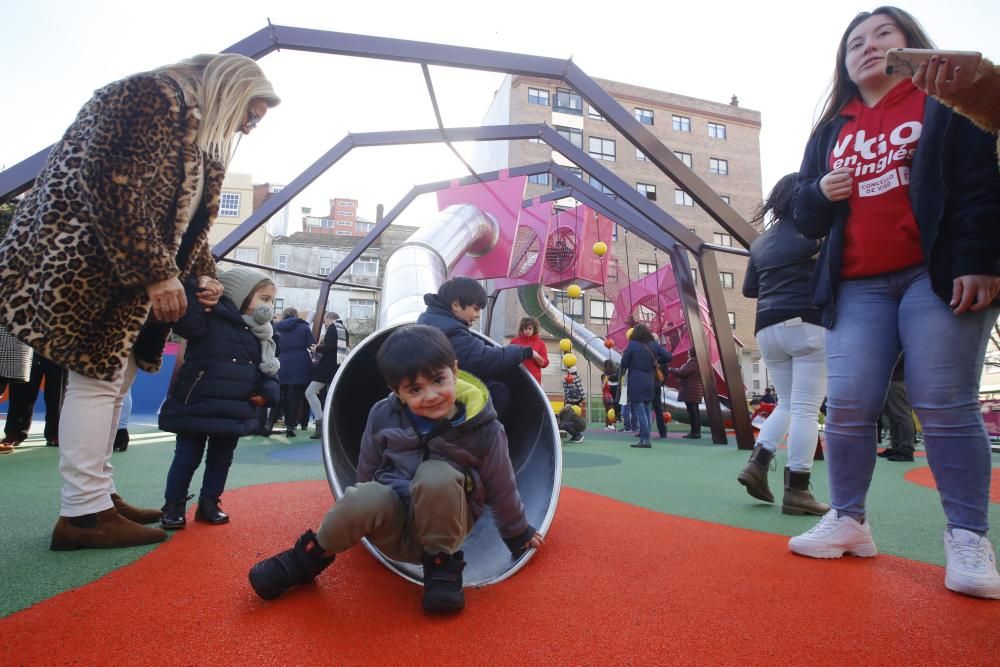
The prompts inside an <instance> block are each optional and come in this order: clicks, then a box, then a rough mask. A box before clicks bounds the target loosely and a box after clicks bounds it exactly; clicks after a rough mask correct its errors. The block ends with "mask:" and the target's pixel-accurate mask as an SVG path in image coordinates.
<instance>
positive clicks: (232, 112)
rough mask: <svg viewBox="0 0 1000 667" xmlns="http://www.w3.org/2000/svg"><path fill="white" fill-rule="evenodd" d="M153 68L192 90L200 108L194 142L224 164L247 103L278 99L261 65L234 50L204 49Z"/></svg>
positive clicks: (271, 103)
mask: <svg viewBox="0 0 1000 667" xmlns="http://www.w3.org/2000/svg"><path fill="white" fill-rule="evenodd" d="M155 71H156V72H161V73H165V74H169V75H170V76H172V77H173V78H175V79H177V80H178V82H180V83H182V84H187V85H188V86H189V87H190V88H192V89H193V90H194V91H195V99H196V102H197V105H198V108H199V109H200V110H201V125H200V126H199V127H198V134H197V136H195V144H197V145H198V147H199V148H201V149H202V150H203V151H205V153H206V154H207V155H208V156H209V157H210V158H211V159H213V160H217V161H218V162H221V163H222V164H224V165H227V166H228V164H229V160H230V158H231V157H232V154H233V150H234V149H235V143H236V141H235V140H236V133H237V131H238V130H239V129H240V127H242V126H243V124H244V123H245V122H246V118H247V112H248V110H249V109H250V103H251V102H252V101H254V100H257V99H260V100H264V102H265V103H266V104H267V106H268V108H272V107H275V106H277V105H278V104H280V103H281V98H280V97H278V96H277V95H276V94H275V92H274V88H273V87H272V86H271V82H270V81H268V80H267V77H265V76H264V72H263V71H262V70H261V68H260V65H258V64H257V62H256V61H255V60H253V59H251V58H247V57H246V56H241V55H238V54H235V53H223V54H212V53H204V54H200V55H197V56H194V57H193V58H188V59H186V60H182V61H180V62H178V63H174V64H173V65H167V66H166V67H161V68H159V69H157V70H155Z"/></svg>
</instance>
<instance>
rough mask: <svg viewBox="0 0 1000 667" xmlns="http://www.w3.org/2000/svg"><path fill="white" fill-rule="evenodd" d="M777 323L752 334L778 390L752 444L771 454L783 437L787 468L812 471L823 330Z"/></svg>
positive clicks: (821, 391)
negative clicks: (767, 450)
mask: <svg viewBox="0 0 1000 667" xmlns="http://www.w3.org/2000/svg"><path fill="white" fill-rule="evenodd" d="M789 322H793V320H789V321H788V322H781V323H779V324H773V325H771V326H769V327H766V328H764V329H761V330H760V331H758V332H757V344H758V345H760V353H761V356H762V357H763V359H764V364H765V365H766V366H767V370H768V373H769V374H770V377H771V379H772V380H773V381H774V388H775V389H777V390H778V407H776V408H775V409H774V412H772V413H771V415H770V416H769V417H768V418H767V420H765V422H764V424H763V426H762V427H761V429H760V434H759V435H758V436H757V443H758V444H760V445H762V446H763V447H765V448H766V449H770V450H771V451H774V450H775V449H776V448H777V447H778V445H780V444H781V441H782V440H784V439H785V436H786V435H787V436H788V467H789V468H791V469H792V470H794V471H796V472H809V471H810V470H812V462H813V455H814V454H815V453H816V434H817V431H818V430H819V423H818V415H819V406H820V405H821V404H822V403H823V397H824V396H825V395H826V351H825V347H824V335H825V330H824V329H823V327H820V326H817V325H815V324H809V323H808V322H802V321H799V322H797V323H795V324H789Z"/></svg>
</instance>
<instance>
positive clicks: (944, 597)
mask: <svg viewBox="0 0 1000 667" xmlns="http://www.w3.org/2000/svg"><path fill="white" fill-rule="evenodd" d="M150 422H152V419H150V418H149V417H145V418H143V417H135V418H134V419H133V425H132V427H131V429H130V430H131V431H132V432H133V444H132V446H130V448H129V449H128V451H127V452H124V453H121V454H119V453H116V454H115V456H114V459H113V462H114V464H115V467H116V480H117V483H118V490H119V492H120V493H121V494H122V496H123V497H125V498H126V499H128V500H129V501H131V502H133V503H135V504H140V505H144V506H158V505H159V504H161V503H162V497H161V493H162V489H163V484H164V479H165V475H166V469H167V467H168V466H169V462H170V458H171V456H172V453H173V446H172V444H173V439H172V436H170V435H169V434H163V433H159V432H158V431H156V430H155V427H152V426H150V425H149V424H150ZM144 424H145V425H144ZM676 428H677V429H678V430H679V429H680V426H677V427H676ZM679 434H680V433H679V432H678V433H671V437H669V438H668V439H666V440H660V439H656V438H654V439H653V448H652V449H649V450H641V449H639V450H637V449H632V448H630V447H628V445H629V444H630V443H631V442H633V438H632V437H631V436H629V435H627V434H620V433H609V432H605V431H597V430H591V431H588V432H587V434H586V435H587V439H586V441H585V442H583V443H580V444H569V445H566V446H564V448H563V452H564V457H565V461H564V464H565V465H564V477H563V489H562V495H561V497H560V502H559V507H558V511H557V513H556V517H555V521H554V522H553V524H552V528H551V530H550V531H549V534H548V535H547V539H546V544H545V547H544V549H543V550H542V551H541V552H540V553H539V554H537V556H536V557H535V558H534V559H533V560H532V561H531V562H530V563H529V564H528V565H527V567H525V568H524V569H523V570H522V571H521V572H519V573H518V574H517V575H516V576H514V577H513V578H511V579H509V580H508V581H505V582H503V583H501V584H498V585H495V586H490V587H486V588H483V589H479V590H467V592H466V598H467V609H466V610H465V612H463V613H462V614H460V615H458V616H454V617H448V618H431V617H427V616H425V615H424V614H423V613H422V612H421V611H420V589H419V588H418V587H416V586H414V585H413V584H410V583H408V582H406V581H404V580H402V579H401V578H399V577H397V576H395V575H393V574H391V573H390V572H389V571H388V570H386V569H385V568H383V567H382V566H381V565H379V564H378V563H377V562H376V561H375V560H374V559H373V558H372V557H371V556H370V555H369V554H368V553H367V552H366V551H364V550H363V549H355V550H352V551H350V552H348V553H346V554H343V555H341V556H338V558H337V560H336V562H335V563H334V564H333V565H332V566H331V567H330V568H329V569H328V570H327V571H326V572H325V573H323V575H321V576H320V578H319V579H318V580H317V583H316V584H315V585H311V586H305V587H302V588H299V589H296V590H295V591H293V592H291V593H289V594H287V595H286V596H284V597H283V598H281V599H280V600H277V601H275V602H264V601H261V600H259V599H257V598H256V596H254V594H253V592H252V591H251V590H250V588H249V585H248V584H247V581H246V572H247V570H248V568H249V567H250V566H251V565H252V564H253V563H254V562H256V561H257V560H259V559H260V558H263V557H264V556H267V555H270V554H271V553H273V552H275V551H279V550H281V549H284V548H287V547H288V546H289V545H290V544H291V543H292V542H293V541H294V540H295V538H296V537H297V536H298V535H299V534H300V533H301V532H302V531H303V530H304V529H306V528H309V527H315V526H316V524H317V523H318V522H319V520H320V518H321V517H322V515H323V512H324V511H325V509H326V508H327V507H328V505H329V503H330V502H331V493H330V490H329V486H328V485H327V483H326V478H325V472H324V470H323V466H322V460H321V453H320V446H319V445H318V444H317V442H316V441H310V440H308V439H307V438H306V437H304V435H305V434H303V435H302V436H300V437H299V438H296V439H293V440H287V439H285V438H284V437H275V438H272V439H270V440H265V439H263V438H248V439H246V440H244V441H241V444H240V446H239V448H238V449H237V452H236V460H235V462H234V465H233V468H232V471H231V474H230V482H229V490H228V491H227V493H226V494H225V496H224V497H223V507H224V509H225V510H226V511H227V512H228V513H229V514H230V515H231V516H232V522H231V523H230V524H228V525H224V526H218V527H216V526H208V525H204V524H199V523H194V522H193V521H190V519H192V518H193V509H192V510H190V511H189V513H188V517H189V524H188V528H187V529H185V530H183V531H178V532H176V533H174V534H172V535H171V537H170V538H169V539H168V540H167V541H166V542H164V543H163V544H160V545H156V546H152V547H136V548H133V549H115V550H84V551H78V552H69V553H63V552H60V553H56V552H51V551H49V550H48V549H47V545H48V538H49V535H50V531H51V528H52V525H53V523H54V521H55V517H56V515H57V514H58V491H59V487H60V485H61V482H60V479H59V475H58V471H57V458H58V457H57V452H56V451H55V450H54V449H51V448H45V447H44V446H42V445H43V444H44V442H43V441H42V439H41V436H40V434H38V435H34V436H32V438H31V439H29V441H27V442H26V443H25V444H24V445H22V446H21V447H20V448H19V449H20V450H21V451H18V452H17V453H16V454H14V455H6V456H3V457H2V458H0V480H2V488H3V490H4V492H5V493H4V495H5V500H6V507H5V510H4V512H3V513H2V515H0V517H2V518H0V559H2V561H0V562H2V563H3V570H4V572H3V577H2V579H0V581H2V584H0V664H2V665H50V664H135V665H175V664H176V665H196V664H238V663H241V664H249V665H271V664H274V665H292V664H295V665H313V664H337V665H367V664H385V665H394V664H407V665H412V664H435V665H437V664H442V665H448V664H483V665H521V664H534V665H538V664H546V665H583V664H587V665H598V664H600V665H605V664H611V665H619V664H621V665H625V664H628V665H665V664H686V665H702V664H704V665H729V664H740V665H773V664H802V663H808V664H814V665H834V664H836V665H842V664H879V665H897V664H898V665H902V664H907V665H924V664H928V665H930V664H954V665H964V664H968V665H980V664H997V660H998V658H997V655H1000V653H998V652H1000V634H998V633H997V632H996V628H997V627H998V626H1000V602H998V601H984V600H977V599H972V598H967V597H963V596H960V595H956V594H953V593H951V592H949V591H947V590H946V589H945V588H944V571H943V568H942V564H943V558H944V556H943V552H942V546H941V531H942V530H943V527H944V517H943V514H942V512H941V508H940V503H939V500H938V496H937V493H936V491H935V490H934V489H933V478H932V477H931V476H930V474H929V471H928V470H927V467H926V459H924V458H922V457H918V458H917V460H916V461H914V462H913V463H912V464H910V463H894V462H888V461H882V460H879V462H878V464H877V468H876V474H875V481H874V483H873V486H872V491H871V493H870V495H869V517H870V521H871V523H872V529H873V532H874V535H875V541H876V543H877V545H878V547H879V550H880V555H879V556H878V557H876V558H871V559H858V558H844V559H841V560H832V561H820V560H813V559H808V558H801V557H797V556H794V555H793V554H791V553H790V552H789V551H788V549H787V546H786V543H787V536H789V535H794V534H797V533H800V532H803V531H804V530H806V529H808V528H809V527H810V526H811V525H812V524H813V523H814V521H815V518H810V517H790V516H784V515H782V514H781V513H780V490H779V487H780V483H781V478H780V473H779V472H777V471H776V472H772V473H771V484H772V488H774V489H775V490H776V495H778V497H779V506H771V505H767V504H764V503H759V502H757V501H754V500H753V499H752V498H750V497H749V496H747V495H746V493H745V491H744V490H743V487H741V486H740V485H739V484H737V482H736V474H737V472H739V469H740V467H741V466H742V465H743V463H744V462H745V460H746V452H740V451H738V450H737V449H736V448H735V446H733V445H729V446H716V445H711V444H709V441H708V439H707V438H705V439H703V440H702V441H700V442H699V441H689V440H682V439H679V438H678V437H677V436H679ZM997 456H998V455H994V465H996V464H997V460H998V459H997ZM779 460H781V461H782V462H783V460H784V455H783V454H782V455H780V456H779ZM824 466H825V464H824V463H823V462H817V464H816V469H815V471H814V475H813V487H814V491H815V493H816V495H817V496H818V497H820V498H822V499H826V498H828V491H827V484H826V469H825V467H824ZM198 481H200V480H199V479H198V478H196V483H197V482H198ZM196 489H197V486H196V485H195V486H194V490H195V491H196ZM998 501H1000V482H998V479H997V476H996V475H994V488H993V494H992V504H991V507H990V510H991V520H992V522H993V524H994V525H997V518H998V517H997V507H998V506H997V504H996V503H997V502H998Z"/></svg>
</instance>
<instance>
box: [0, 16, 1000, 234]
mask: <svg viewBox="0 0 1000 667" xmlns="http://www.w3.org/2000/svg"><path fill="white" fill-rule="evenodd" d="M900 6H901V7H903V8H904V9H907V10H908V11H910V12H911V13H913V14H914V15H915V16H916V18H917V19H918V20H920V21H921V23H922V24H923V25H924V27H925V28H926V29H927V31H928V33H929V34H930V36H931V38H932V39H933V40H934V41H935V42H936V43H937V45H938V46H939V47H940V48H950V49H962V50H978V51H982V52H983V53H984V54H986V55H987V56H989V57H991V58H992V59H993V60H997V59H998V58H1000V33H998V26H1000V2H997V1H996V0H964V1H963V0H951V1H950V2H942V1H941V0H935V1H933V2H932V1H929V0H913V1H910V2H906V3H904V4H901V5H900ZM874 7H875V5H863V4H852V3H849V2H847V3H845V2H822V3H814V2H807V1H802V0H799V1H795V2H791V1H789V2H784V1H782V2H748V1H746V0H741V1H736V2H731V1H729V0H714V1H708V2H669V1H666V2H663V1H661V2H633V3H613V2H591V1H590V0H587V1H578V2H563V3H548V2H538V1H537V0H532V1H531V2H527V1H524V0H509V1H508V2H504V3H479V2H470V1H465V2H450V1H449V2H444V1H440V2H439V1H435V0H424V1H423V2H414V1H412V0H409V1H406V2H398V1H397V0H391V1H388V2H386V1H379V0H374V1H369V2H354V1H344V0H341V1H339V2H323V3H321V2H317V1H315V0H309V1H305V2H303V1H299V0H282V1H281V2H275V1H273V0H272V1H271V2H265V1H259V0H243V1H241V2H229V1H211V0H199V1H197V2H192V1H190V0H173V1H172V2H169V3H163V2H157V3H149V2H137V1H135V0H121V1H119V0H104V1H96V0H90V1H88V0H74V1H70V0H64V1H58V0H30V1H28V0H23V1H14V0H12V1H10V2H6V3H4V4H3V6H2V8H0V25H2V26H3V28H4V31H3V32H4V36H3V39H2V40H0V62H2V63H3V69H2V71H3V76H2V80H3V83H4V90H3V93H4V110H3V114H2V116H0V118H2V122H0V166H3V165H6V166H11V165H13V164H16V163H17V162H19V161H20V160H22V159H24V158H25V157H27V156H29V155H31V154H33V153H34V152H36V151H37V150H39V149H41V148H43V147H45V146H47V145H49V144H51V143H52V142H54V141H56V140H57V139H58V138H59V136H60V135H61V133H62V131H63V130H64V129H65V128H66V126H67V125H68V124H69V123H70V121H71V120H72V119H73V117H74V115H75V114H76V112H77V110H78V109H79V107H80V106H81V105H82V104H83V103H84V102H85V101H86V100H87V99H88V98H89V96H90V95H91V93H92V92H93V90H95V89H96V88H98V87H100V86H102V85H104V84H106V83H108V82H110V81H113V80H115V79H118V78H121V77H122V76H125V75H128V74H131V73H133V72H138V71H143V70H147V69H150V68H153V67H156V66H159V65H164V64H167V63H170V62H174V61H177V60H179V59H181V58H184V57H188V56H190V55H193V54H195V53H205V52H218V51H221V50H223V49H225V48H227V47H228V46H230V45H232V44H234V43H235V42H237V41H239V40H240V39H242V38H244V37H246V36H247V35H250V34H252V33H254V32H256V31H257V30H259V29H261V28H263V27H265V26H266V25H267V20H268V18H270V20H271V22H272V23H275V24H279V25H287V26H296V27H307V28H316V29H323V30H332V31H339V32H349V33H358V34H366V35H378V36H384V37H398V38H404V39H413V40H420V41H427V42H437V43H443V44H455V45H460V46H473V47H478V48H487V49H496V50H503V51H513V52H520V53H526V54H530V55H539V56H549V57H555V58H569V57H572V58H573V60H574V62H575V63H576V64H577V65H579V66H580V67H581V68H582V69H583V71H585V72H586V73H587V74H589V75H590V76H592V77H598V78H607V79H613V80H617V81H623V82H627V83H632V84H638V85H642V86H648V87H651V88H657V89H662V90H667V91H671V92H675V93H679V94H683V95H690V96H693V97H701V98H705V99H708V100H714V101H718V102H728V101H729V99H730V96H731V95H733V94H735V95H737V96H738V97H739V99H740V103H741V105H742V106H744V107H747V108H750V109H755V110H758V111H760V112H761V114H762V123H763V128H762V131H761V157H762V162H763V188H764V191H765V192H766V191H767V190H768V189H770V187H771V185H773V184H774V183H775V182H776V181H777V180H778V179H779V178H780V177H781V176H782V175H783V174H785V173H787V172H789V171H793V170H795V169H796V168H797V167H798V165H799V160H800V158H801V154H802V148H803V146H804V143H805V140H806V137H807V135H808V132H809V129H810V126H811V123H812V121H813V119H814V117H815V114H816V111H817V108H818V105H819V103H820V102H821V99H822V96H823V93H824V90H825V88H826V86H827V84H828V82H829V79H830V76H831V73H832V71H833V65H834V54H835V50H836V46H837V40H838V38H839V36H840V34H841V32H842V31H843V29H844V27H845V26H846V24H847V22H848V21H850V19H851V18H852V17H853V16H854V15H855V14H856V13H857V12H858V11H862V10H871V9H873V8H874ZM261 65H262V67H263V68H264V70H265V72H266V73H267V75H268V77H269V78H270V79H271V80H272V82H273V83H274V85H275V89H276V91H277V92H278V94H279V95H280V96H281V97H282V99H283V102H282V104H281V106H279V107H277V108H275V109H274V110H272V111H271V113H269V114H268V116H267V118H266V119H265V120H264V121H263V122H262V123H261V125H260V126H259V128H258V129H257V130H256V131H255V132H254V133H253V134H252V135H251V136H249V137H246V138H245V139H244V140H243V142H242V144H241V146H240V148H239V151H238V153H237V155H236V159H235V161H234V163H233V165H232V166H231V170H232V171H239V172H243V173H250V174H251V175H252V176H253V179H254V182H265V181H270V182H272V183H287V182H288V181H290V180H291V179H293V178H295V177H296V176H297V175H298V174H299V173H300V172H302V171H303V170H304V169H305V167H306V166H308V165H309V164H311V163H312V162H313V161H314V160H315V159H316V158H318V157H319V156H321V155H322V154H323V153H324V152H326V151H327V150H328V149H329V148H330V147H331V146H332V145H333V144H335V143H336V142H337V141H339V140H340V139H341V138H343V137H344V136H345V135H346V134H347V133H348V132H368V131H380V130H396V129H411V128H428V127H434V126H435V121H434V116H433V112H432V109H431V105H430V103H429V101H428V97H427V94H426V89H425V86H424V81H423V76H422V74H421V71H420V67H419V65H413V64H399V63H388V62H381V61H369V60H361V59H351V58H343V57H337V56H327V55H318V54H307V53H299V52H291V51H282V52H279V53H272V54H271V55H268V56H266V57H265V58H263V59H262V60H261ZM431 71H432V77H433V79H434V83H435V86H436V91H437V94H438V100H439V103H440V105H441V107H442V115H443V118H444V122H445V124H446V126H464V125H478V124H480V122H481V120H482V117H483V113H484V112H485V110H486V109H487V107H488V106H489V104H490V102H491V100H492V97H493V92H494V91H495V90H496V88H497V86H498V85H499V83H500V81H501V80H502V76H501V75H496V74H483V73H478V72H468V71H464V70H452V69H446V68H432V70H431ZM463 152H464V153H466V155H469V154H471V152H470V151H469V150H468V149H466V148H465V147H463ZM464 174H465V172H464V170H463V167H462V165H461V164H460V163H459V162H458V161H457V160H456V159H455V158H454V157H453V156H452V155H451V153H450V152H448V150H447V149H446V148H445V147H444V146H424V147H403V148H380V149H362V150H356V151H354V152H352V153H351V154H350V155H349V156H348V157H347V158H346V159H345V160H342V161H341V163H340V164H338V165H337V166H336V167H334V168H333V169H331V170H330V171H328V172H327V174H326V175H325V176H324V177H322V178H321V179H320V180H319V181H317V183H316V184H314V185H313V186H312V187H311V188H310V189H309V190H308V191H307V192H306V193H305V195H304V196H303V197H302V198H300V199H298V200H296V202H295V206H296V207H297V206H301V205H310V206H312V207H313V208H314V211H313V212H314V214H316V213H326V211H327V206H328V205H327V199H328V198H330V197H333V196H346V197H353V198H356V199H359V200H360V213H361V215H363V216H365V217H368V218H374V215H375V206H376V204H378V203H383V204H385V205H386V209H387V210H388V209H389V208H390V207H391V206H392V205H393V204H395V203H396V201H398V200H399V199H400V198H401V197H402V196H403V195H404V194H405V193H406V192H407V191H408V190H409V189H410V187H411V186H412V185H413V184H415V183H424V182H427V181H432V180H440V179H448V178H455V177H460V176H463V175H464ZM432 206H433V203H432V202H425V203H424V204H422V205H421V206H418V207H417V208H415V209H414V214H413V215H425V211H429V210H433V209H432V208H431V207H432ZM407 222H411V223H415V222H418V221H417V220H412V219H411V220H407Z"/></svg>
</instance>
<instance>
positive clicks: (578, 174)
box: [552, 167, 583, 190]
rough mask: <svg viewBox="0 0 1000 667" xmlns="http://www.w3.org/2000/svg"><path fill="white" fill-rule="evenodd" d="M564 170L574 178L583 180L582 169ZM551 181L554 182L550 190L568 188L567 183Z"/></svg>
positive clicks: (569, 168) (571, 168)
mask: <svg viewBox="0 0 1000 667" xmlns="http://www.w3.org/2000/svg"><path fill="white" fill-rule="evenodd" d="M565 169H566V171H568V172H569V173H571V174H573V175H574V176H576V177H577V178H579V179H580V180H583V169H580V168H579V167H565ZM553 180H554V181H555V182H554V183H553V185H552V189H553V190H555V189H556V188H565V187H569V183H566V182H564V181H562V180H560V179H558V178H556V179H553Z"/></svg>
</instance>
